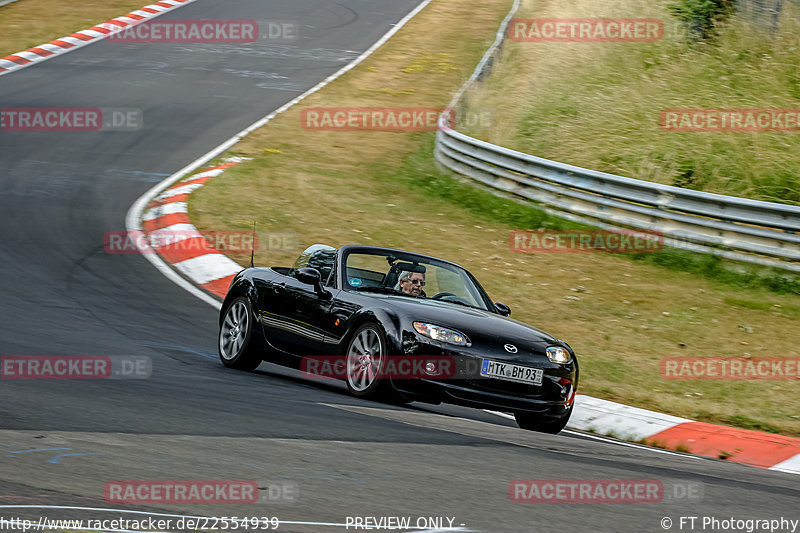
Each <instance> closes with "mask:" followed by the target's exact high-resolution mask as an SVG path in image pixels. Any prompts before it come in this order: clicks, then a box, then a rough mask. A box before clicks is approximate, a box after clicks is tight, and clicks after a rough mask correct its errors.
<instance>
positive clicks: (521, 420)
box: [514, 406, 572, 435]
mask: <svg viewBox="0 0 800 533" xmlns="http://www.w3.org/2000/svg"><path fill="white" fill-rule="evenodd" d="M570 415H572V406H570V408H569V410H568V411H567V412H566V413H564V414H563V415H562V416H561V417H560V418H556V419H549V418H544V417H543V416H542V415H539V414H536V413H526V412H518V413H514V418H515V419H516V421H517V425H518V426H519V427H520V428H521V429H527V430H529V431H538V432H540V433H550V434H552V435H556V434H557V433H559V432H560V431H561V430H562V429H564V428H565V427H566V426H567V422H569V417H570Z"/></svg>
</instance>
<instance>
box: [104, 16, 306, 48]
mask: <svg viewBox="0 0 800 533" xmlns="http://www.w3.org/2000/svg"><path fill="white" fill-rule="evenodd" d="M299 34H300V32H299V24H298V23H297V22H295V21H290V20H253V19H247V20H205V19H195V20H166V19H155V20H148V21H144V22H141V23H139V24H132V25H130V26H127V27H126V28H125V29H124V30H122V31H119V32H116V33H114V34H112V35H109V36H108V38H107V40H108V41H109V42H111V43H186V44H198V43H212V44H223V43H232V44H251V43H256V42H262V41H268V42H294V41H296V40H297V39H298V38H299Z"/></svg>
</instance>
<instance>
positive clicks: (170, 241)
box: [103, 228, 297, 254]
mask: <svg viewBox="0 0 800 533" xmlns="http://www.w3.org/2000/svg"><path fill="white" fill-rule="evenodd" d="M296 247H297V235H295V234H294V233H291V232H266V231H258V232H255V233H253V232H252V231H246V230H203V231H202V232H200V231H198V230H197V229H171V228H162V229H157V230H154V231H151V232H144V231H140V230H132V231H128V230H115V231H108V232H106V233H105V234H104V236H103V249H104V250H105V252H106V253H108V254H137V253H143V254H148V253H157V252H159V251H163V250H165V249H166V250H169V251H170V252H187V253H192V252H204V251H212V250H215V251H218V252H222V253H231V254H235V253H247V254H249V253H251V252H253V251H255V252H263V251H268V252H275V251H288V250H294V249H296Z"/></svg>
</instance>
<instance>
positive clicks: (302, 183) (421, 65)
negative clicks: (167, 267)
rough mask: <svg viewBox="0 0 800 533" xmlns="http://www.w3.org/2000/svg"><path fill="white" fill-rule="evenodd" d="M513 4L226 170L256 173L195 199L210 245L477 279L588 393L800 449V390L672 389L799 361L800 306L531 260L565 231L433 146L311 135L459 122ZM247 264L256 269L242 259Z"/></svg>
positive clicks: (339, 91) (293, 113)
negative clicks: (286, 240) (555, 342)
mask: <svg viewBox="0 0 800 533" xmlns="http://www.w3.org/2000/svg"><path fill="white" fill-rule="evenodd" d="M509 6H510V1H508V2H484V3H479V4H476V3H474V2H472V1H470V0H440V1H438V2H434V3H432V4H431V5H430V6H428V8H426V9H425V10H424V11H423V12H421V13H420V14H419V15H418V16H417V17H416V18H415V19H414V20H412V21H411V22H410V23H409V24H408V25H407V26H406V27H405V28H404V29H403V30H402V31H400V32H399V33H398V34H397V35H396V36H395V37H394V38H392V39H391V40H390V41H389V42H388V43H387V44H386V45H385V46H384V47H382V48H381V49H380V50H378V51H377V52H376V53H375V54H374V55H373V56H371V57H370V58H369V59H367V60H366V61H365V62H364V63H362V64H361V65H360V66H359V67H357V68H355V69H354V70H352V71H351V72H349V73H348V74H346V75H345V76H343V77H342V78H340V79H339V80H337V81H336V82H334V83H332V84H331V85H329V86H328V87H326V88H325V89H323V90H322V91H320V92H318V93H316V94H314V95H312V96H311V97H309V98H308V99H307V100H306V101H305V102H303V103H302V104H300V105H298V106H295V107H294V108H292V109H290V110H289V111H287V112H286V113H284V114H282V115H280V116H279V117H277V118H276V119H275V120H273V121H272V122H271V123H270V124H269V125H267V126H266V127H264V128H261V129H260V130H258V131H256V132H254V133H253V134H251V135H250V136H248V137H247V138H246V139H244V140H243V141H242V142H241V143H239V144H238V145H237V146H235V147H234V149H233V150H232V151H231V153H229V154H227V155H238V156H245V157H251V158H253V160H252V161H249V162H246V163H242V164H240V165H237V166H236V167H233V168H232V169H230V170H229V171H227V172H226V173H225V174H223V176H222V177H221V178H218V179H216V180H212V181H210V182H209V183H208V184H207V185H206V186H205V187H203V188H202V189H199V190H198V191H197V192H195V193H194V194H193V195H192V197H191V199H190V203H189V212H190V216H191V218H192V220H193V222H194V223H195V225H197V227H198V228H200V230H201V231H202V230H212V229H213V230H225V229H246V228H248V227H249V226H250V224H251V223H252V221H253V220H257V221H258V226H259V228H260V230H261V231H267V232H276V233H285V232H292V234H294V235H295V236H296V241H297V243H298V245H297V247H296V248H293V249H274V250H262V251H260V252H259V253H258V254H257V255H256V264H260V265H288V264H291V262H292V261H293V260H294V259H295V257H296V256H297V254H298V253H299V252H300V251H301V249H302V248H303V247H305V245H307V244H311V243H315V242H322V243H328V244H331V245H334V246H339V245H343V244H348V243H364V244H379V245H385V246H392V247H398V248H404V249H410V250H415V251H419V252H422V253H429V254H432V255H436V256H440V257H444V258H447V259H450V260H453V261H456V262H458V263H461V264H462V265H464V266H466V267H467V268H469V269H470V270H471V271H472V272H473V273H475V275H476V276H477V277H478V278H479V279H480V280H481V283H482V284H483V285H484V287H485V288H486V289H487V291H488V292H489V294H490V295H491V296H492V297H493V298H494V299H495V300H496V301H503V302H506V303H508V304H509V305H510V306H511V307H512V309H513V313H514V314H513V316H514V317H515V318H517V319H519V320H523V321H526V322H529V323H532V324H535V325H536V326H538V327H541V328H543V329H545V330H546V331H549V332H551V333H553V334H554V335H557V336H558V337H560V338H563V339H565V340H567V341H568V342H569V343H570V344H571V345H572V346H573V347H574V348H575V349H576V351H577V352H578V354H579V355H580V356H581V372H582V380H581V391H582V392H583V393H586V394H591V395H594V396H598V397H601V398H606V399H609V400H613V401H619V402H622V403H626V404H629V405H636V406H639V407H643V408H648V409H654V410H657V411H661V412H667V413H672V414H675V415H678V416H685V417H687V418H695V419H703V420H706V421H711V422H718V423H729V424H733V425H739V426H740V427H753V424H760V427H763V428H767V429H771V430H773V431H779V432H781V433H784V434H788V435H800V394H798V392H800V379H795V380H791V381H766V382H765V381H761V382H741V381H737V382H718V381H688V382H687V381H668V380H664V379H662V377H661V375H660V370H659V362H660V360H661V358H663V357H666V356H676V355H693V356H696V355H706V356H743V355H744V356H746V355H752V356H761V355H783V356H792V357H800V352H799V351H798V350H800V348H798V346H800V335H799V334H798V327H797V325H798V322H797V320H798V304H799V303H800V301H798V298H797V297H796V296H794V295H791V294H777V293H775V292H771V291H768V290H767V289H765V288H763V287H758V286H748V287H737V286H732V285H729V284H726V283H722V282H721V281H716V280H713V279H706V278H701V277H698V276H694V275H692V274H689V273H685V272H681V271H675V270H670V269H667V268H664V267H662V266H658V265H654V264H649V263H647V262H645V261H631V260H629V259H625V258H621V257H616V256H611V255H606V254H519V253H514V252H512V251H511V250H510V249H509V246H508V236H509V231H510V230H512V229H526V228H537V227H553V228H558V227H564V226H562V224H563V221H560V220H558V219H556V218H553V217H549V216H548V215H546V214H544V213H541V212H538V211H536V210H533V209H532V208H530V207H527V206H521V205H520V204H518V203H516V202H513V201H510V200H504V199H499V198H495V197H494V196H489V195H486V193H484V192H482V191H480V190H477V189H474V188H472V187H471V186H468V185H465V184H463V183H461V182H459V181H457V180H455V179H453V178H451V177H449V176H447V175H444V174H442V173H441V172H439V171H438V170H437V168H436V166H435V165H434V163H433V158H432V154H431V148H432V145H433V142H432V139H433V133H430V132H417V133H394V132H376V131H354V132H343V131H309V130H305V129H303V128H302V127H301V113H302V110H303V109H305V108H309V107H325V106H335V107H346V106H353V107H439V106H445V105H446V104H447V103H448V101H449V99H450V97H451V95H452V94H453V92H454V91H455V90H456V89H457V87H458V86H459V85H460V84H461V83H463V81H464V80H465V79H466V78H467V76H468V75H469V73H470V72H471V70H472V68H474V65H475V64H476V63H477V61H478V59H479V57H480V55H481V53H482V52H483V51H484V50H485V49H486V47H487V46H488V45H489V43H490V42H491V40H492V38H493V35H494V31H495V29H496V28H497V26H498V24H499V22H500V20H501V19H502V18H503V16H504V15H505V14H506V13H507V10H508V8H509ZM235 259H238V260H240V262H241V263H244V262H246V259H245V258H239V257H237V258H235Z"/></svg>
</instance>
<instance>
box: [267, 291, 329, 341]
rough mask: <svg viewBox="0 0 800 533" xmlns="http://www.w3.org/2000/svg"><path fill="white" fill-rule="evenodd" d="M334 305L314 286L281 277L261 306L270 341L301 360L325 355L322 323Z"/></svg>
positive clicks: (268, 292)
mask: <svg viewBox="0 0 800 533" xmlns="http://www.w3.org/2000/svg"><path fill="white" fill-rule="evenodd" d="M330 305H331V300H330V298H324V297H321V296H320V295H318V294H317V293H316V292H315V291H314V287H313V286H311V285H308V284H305V283H300V282H299V281H298V280H297V279H295V278H293V277H289V276H281V277H280V278H279V279H276V280H274V281H273V282H272V285H271V287H270V289H268V290H267V291H265V292H264V295H263V300H262V303H261V322H262V324H263V325H264V333H265V335H266V337H267V341H268V342H269V343H270V344H271V345H272V346H273V347H275V348H277V349H279V350H282V351H284V352H288V353H290V354H294V355H297V356H305V355H317V354H320V353H322V341H323V338H324V330H323V328H322V321H323V320H324V317H325V316H326V315H327V313H328V310H329V308H330Z"/></svg>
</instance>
